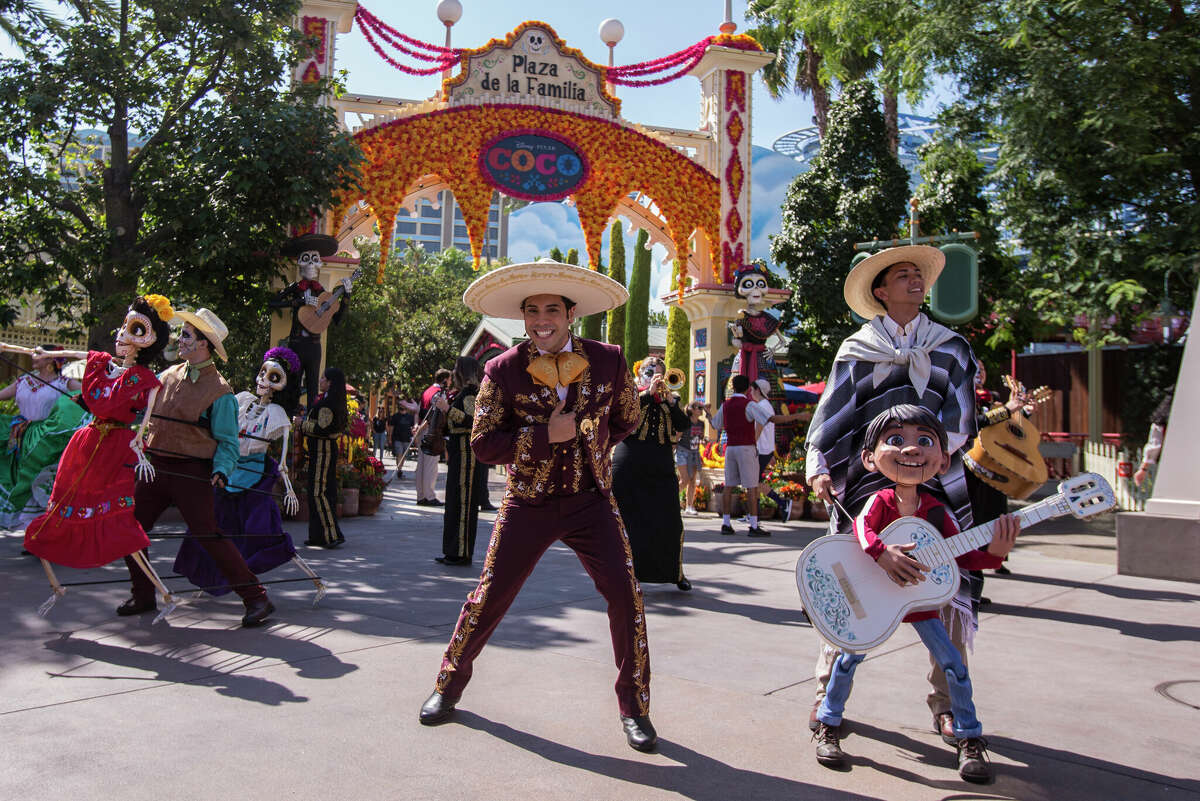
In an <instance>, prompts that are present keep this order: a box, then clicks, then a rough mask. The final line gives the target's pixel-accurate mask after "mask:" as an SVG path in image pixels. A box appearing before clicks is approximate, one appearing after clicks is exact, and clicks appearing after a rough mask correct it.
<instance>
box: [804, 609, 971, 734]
mask: <svg viewBox="0 0 1200 801" xmlns="http://www.w3.org/2000/svg"><path fill="white" fill-rule="evenodd" d="M912 626H913V628H914V629H916V630H917V635H918V636H919V637H920V638H921V642H923V643H925V647H926V648H928V649H929V653H930V654H932V655H933V658H934V659H936V660H937V663H938V664H939V665H940V666H941V668H942V670H944V671H945V672H946V681H947V683H948V684H949V685H950V711H951V712H953V713H954V736H955V737H957V738H958V739H960V740H962V739H965V738H968V737H978V736H980V735H981V734H983V726H982V725H980V723H979V720H978V718H976V717H975V702H974V701H973V700H971V677H970V676H969V675H967V666H966V665H964V664H963V661H962V657H960V656H959V655H958V649H957V648H955V647H954V643H953V642H951V641H950V635H949V634H947V633H946V627H945V625H944V624H943V623H942V621H941V620H939V619H938V618H936V617H935V618H933V619H931V620H918V621H917V622H915V623H913V624H912ZM865 658H866V654H851V653H847V652H846V651H842V652H841V653H840V654H838V656H837V659H836V660H834V663H833V675H831V676H830V677H829V686H828V687H827V688H826V690H825V700H823V701H821V706H820V708H819V709H818V710H817V720H819V721H821V722H822V723H827V724H828V725H830V726H840V725H841V723H842V713H843V712H844V711H845V709H846V699H848V698H849V697H850V688H851V686H852V685H853V683H854V669H855V668H857V667H858V663H859V662H861V661H863V659H865Z"/></svg>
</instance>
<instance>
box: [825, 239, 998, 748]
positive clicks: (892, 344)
mask: <svg viewBox="0 0 1200 801" xmlns="http://www.w3.org/2000/svg"><path fill="white" fill-rule="evenodd" d="M945 260H946V257H945V255H944V254H943V253H942V252H941V251H940V250H938V249H937V248H933V247H928V246H925V245H913V246H904V247H898V248H891V249H889V250H885V251H882V252H880V253H876V254H874V255H873V256H870V257H868V258H866V259H863V260H862V261H860V262H859V263H858V264H857V265H855V266H854V268H853V269H852V270H851V272H850V274H849V275H848V276H847V277H846V283H845V287H844V290H843V294H844V296H845V298H846V303H847V305H849V306H850V308H851V310H852V311H854V312H855V313H856V314H858V315H859V316H860V317H863V318H864V319H866V320H868V322H867V323H865V324H864V325H863V326H862V328H860V329H859V330H858V331H856V332H855V333H853V334H851V335H850V336H849V337H847V338H846V340H845V341H844V342H843V343H842V345H841V347H840V348H839V349H838V353H837V356H836V357H835V358H834V363H833V369H832V371H831V372H830V374H829V378H828V380H827V381H826V383H825V391H824V392H823V393H821V400H820V401H819V402H818V403H817V408H816V411H815V412H814V413H813V418H812V422H811V423H810V424H809V428H808V454H807V458H806V460H805V473H806V479H807V483H808V484H809V485H810V486H811V485H812V480H813V478H814V477H815V476H817V475H820V474H828V475H829V476H830V478H831V479H832V481H833V489H834V492H835V493H836V495H837V497H838V498H839V499H840V501H841V504H842V506H843V507H844V508H845V509H846V510H847V511H848V512H849V513H850V514H851V515H856V514H858V511H859V509H860V508H862V507H863V505H864V504H865V503H866V501H867V500H868V499H869V498H870V497H871V496H872V494H873V493H875V492H877V491H879V490H881V489H884V488H886V486H887V485H888V483H889V481H888V479H887V477H886V476H884V475H883V474H882V473H878V472H875V473H872V472H868V471H867V469H866V468H865V467H864V466H863V463H862V459H861V458H860V454H861V452H862V443H863V437H864V435H865V433H866V429H867V426H868V425H869V424H870V422H871V420H873V419H874V418H875V417H876V416H877V415H878V414H880V413H881V412H883V411H885V410H887V409H890V408H891V407H893V406H897V405H900V404H904V403H910V404H913V405H916V406H921V407H923V408H925V409H928V410H929V411H931V412H932V413H933V414H934V415H936V416H937V417H938V419H939V420H941V421H942V424H943V425H944V426H945V428H946V433H947V437H948V448H947V449H948V451H949V452H950V467H949V469H948V470H947V471H946V472H945V473H944V474H942V475H940V476H935V477H934V478H933V479H932V480H930V481H929V482H927V483H925V484H923V485H922V491H924V492H927V493H929V494H931V495H933V496H934V497H935V498H937V499H938V500H939V501H941V502H943V503H945V504H946V505H947V506H948V507H949V509H950V511H951V513H952V514H953V516H954V519H955V520H956V521H958V522H959V523H960V524H961V525H963V526H965V527H968V528H969V527H970V526H971V525H972V519H973V518H972V515H971V503H970V498H969V497H968V494H967V482H966V477H965V475H964V469H963V462H962V456H963V451H962V447H963V445H964V444H966V443H967V442H968V441H969V440H971V439H972V438H973V437H974V436H975V387H974V384H975V355H974V353H973V352H972V351H971V346H970V344H969V343H968V342H967V340H966V339H964V338H963V337H962V336H961V335H959V334H957V333H955V332H954V331H951V330H950V329H949V328H946V327H945V326H943V325H940V324H938V323H936V322H934V321H933V320H930V319H929V318H928V317H926V316H925V315H924V314H917V316H916V317H915V318H914V319H912V320H910V321H909V322H908V323H907V324H906V325H904V326H900V325H898V324H897V323H896V321H894V320H893V319H892V318H891V317H889V316H888V314H887V309H886V308H885V307H884V306H883V304H882V303H881V302H880V301H879V300H878V299H877V298H875V297H874V295H873V294H872V292H871V288H870V287H871V284H872V282H873V280H874V278H875V277H876V276H877V275H879V274H880V273H882V272H884V271H885V270H887V269H888V268H889V267H891V266H892V265H893V264H898V263H902V262H910V263H913V264H915V265H916V266H917V267H918V268H919V269H920V270H921V273H922V275H923V276H924V279H925V281H924V283H925V291H926V292H928V291H929V290H930V289H931V288H932V287H933V284H934V282H935V281H936V280H937V277H938V275H940V273H941V271H942V268H943V267H944V266H945ZM850 523H851V521H850V519H848V518H847V517H846V516H845V515H843V514H841V512H840V510H837V509H835V510H834V514H833V516H832V517H831V521H830V527H831V528H834V529H837V530H842V531H845V530H847V529H848V528H849V526H850ZM947 624H948V625H947V628H948V629H949V630H950V632H951V635H952V636H953V637H954V640H955V646H956V647H957V648H958V650H959V654H960V657H961V658H962V661H963V662H964V663H965V662H966V639H965V629H964V628H963V627H956V626H952V625H949V621H947ZM836 654H837V652H836V651H835V650H834V649H832V648H829V647H828V646H825V645H823V646H822V648H821V653H820V654H818V656H817V662H816V667H815V676H816V679H817V688H816V698H815V701H816V702H818V703H819V702H820V701H821V700H822V698H823V697H824V695H825V685H826V683H827V682H828V681H829V676H830V671H831V670H832V666H833V661H834V658H835V656H836ZM929 681H930V685H931V688H932V689H931V691H930V693H929V695H928V697H927V699H926V702H927V704H928V705H929V710H930V712H932V713H933V715H934V717H935V719H937V718H938V717H939V716H940V715H942V714H945V713H947V712H950V711H951V710H950V707H951V703H950V695H949V688H948V687H947V686H946V680H945V673H944V671H942V670H941V669H940V667H939V666H938V665H937V664H936V663H935V662H934V661H933V659H932V657H931V670H930V674H929ZM813 723H814V719H813V718H810V725H813Z"/></svg>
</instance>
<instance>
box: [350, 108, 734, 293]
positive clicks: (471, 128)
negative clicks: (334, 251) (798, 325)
mask: <svg viewBox="0 0 1200 801" xmlns="http://www.w3.org/2000/svg"><path fill="white" fill-rule="evenodd" d="M530 129H535V130H542V131H546V132H548V133H550V134H553V135H556V136H557V137H561V138H562V139H564V140H566V141H568V142H570V143H571V144H572V146H573V147H574V148H575V149H576V151H577V152H579V153H580V155H582V156H583V157H584V159H585V160H586V161H587V162H588V164H589V171H588V173H587V176H586V177H585V178H584V180H583V182H582V183H581V184H580V185H579V186H578V187H576V188H575V190H574V191H573V192H572V193H571V194H572V196H573V197H574V199H575V206H576V208H577V209H578V211H579V221H580V224H581V226H582V228H583V233H584V238H585V241H586V243H587V253H588V261H589V262H590V263H591V264H592V265H593V269H594V265H596V264H599V262H600V255H601V249H600V241H601V237H602V236H603V234H604V229H605V227H606V226H607V224H608V221H609V218H610V217H611V215H612V213H613V212H614V211H615V209H616V207H617V204H618V203H619V202H620V201H621V199H622V198H624V197H626V196H627V195H629V194H630V193H631V192H635V191H641V192H644V193H645V194H647V195H649V196H650V197H651V198H652V199H653V200H654V202H655V204H657V205H658V208H659V209H660V210H661V211H662V213H663V216H664V217H666V219H667V223H668V226H669V228H670V236H671V239H672V241H673V242H674V244H675V250H676V257H677V258H678V259H680V260H681V261H685V262H686V260H687V256H688V255H689V253H690V246H689V242H690V240H691V239H692V238H693V236H694V235H697V234H698V232H703V235H704V239H705V240H706V241H705V242H704V243H701V245H702V246H703V244H707V246H708V251H709V253H710V254H716V253H719V252H720V227H719V225H720V211H721V188H720V182H719V181H718V180H717V177H716V176H714V175H713V174H712V173H710V172H708V171H707V170H705V169H704V168H703V167H701V166H700V165H699V164H696V163H695V162H693V161H692V160H691V159H689V158H688V157H687V156H685V155H683V154H682V153H680V152H678V151H676V150H675V149H673V148H671V147H669V146H668V145H665V144H663V143H662V142H659V141H658V140H656V139H653V138H651V137H649V136H647V135H645V134H643V133H639V132H638V131H636V130H634V129H632V128H629V127H627V126H625V125H621V124H619V123H613V122H608V121H605V120H602V119H598V118H596V117H589V116H585V115H582V114H575V113H571V112H566V111H558V110H555V109H549V108H542V107H536V106H516V105H512V106H506V105H487V106H465V107H462V106H460V107H455V108H446V109H440V110H437V111H432V112H429V113H425V114H418V115H414V116H412V117H405V118H401V119H398V120H393V121H392V122H389V123H386V124H383V125H380V126H378V127H374V128H369V129H366V130H364V131H360V132H359V133H357V134H355V137H354V138H355V140H356V141H357V142H358V145H359V147H360V148H362V152H363V154H364V156H365V161H364V163H363V165H362V168H361V172H360V175H359V190H358V191H356V192H354V193H352V194H348V195H345V196H343V197H342V198H341V202H340V204H339V205H340V208H338V209H337V211H336V216H335V219H340V218H341V216H342V215H343V214H344V213H345V212H346V210H347V209H348V208H349V207H350V206H351V205H353V204H354V203H356V202H357V201H358V200H359V199H362V200H365V201H366V202H367V203H368V204H369V205H370V207H371V210H372V211H373V212H374V214H375V216H376V218H377V219H378V220H379V232H380V251H381V252H380V268H379V270H380V272H379V280H382V276H383V264H385V263H386V261H387V256H388V251H389V249H390V247H391V242H392V238H393V236H394V230H395V225H396V214H397V212H398V211H399V209H400V207H401V205H403V202H404V199H405V197H406V196H407V195H408V194H409V193H410V192H412V191H416V189H417V186H416V184H417V182H418V180H419V179H421V178H422V177H423V176H428V175H429V174H431V173H432V174H436V175H437V176H438V177H439V178H440V179H441V180H443V181H445V182H446V183H447V184H448V185H449V186H450V188H451V189H452V190H453V192H454V195H455V198H456V200H457V201H458V204H459V206H460V207H461V208H462V212H463V218H464V221H465V222H466V226H467V235H468V237H469V238H470V240H471V255H472V256H473V258H474V261H475V267H476V268H478V267H479V261H480V256H481V254H482V252H483V241H484V234H485V232H486V231H487V222H488V208H489V206H490V205H491V199H492V191H493V187H492V185H491V184H490V183H488V182H487V181H486V180H485V179H484V177H483V176H482V175H481V173H480V170H479V167H478V161H479V154H480V151H481V150H482V149H483V147H484V146H485V145H486V144H487V143H489V142H491V141H492V140H494V139H496V138H497V137H499V136H503V135H505V134H506V133H509V132H515V131H522V130H524V131H528V130H530ZM697 241H698V242H699V237H698V236H697ZM714 278H716V279H717V280H719V276H717V275H716V270H715V268H714Z"/></svg>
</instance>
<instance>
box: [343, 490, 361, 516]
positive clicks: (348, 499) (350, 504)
mask: <svg viewBox="0 0 1200 801" xmlns="http://www.w3.org/2000/svg"><path fill="white" fill-rule="evenodd" d="M357 514H358V487H346V488H345V489H344V490H342V512H341V516H342V517H354V516H356V515H357Z"/></svg>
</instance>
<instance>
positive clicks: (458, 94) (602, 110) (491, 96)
mask: <svg viewBox="0 0 1200 801" xmlns="http://www.w3.org/2000/svg"><path fill="white" fill-rule="evenodd" d="M462 58H463V68H462V70H461V71H460V72H459V74H458V75H456V76H454V77H453V78H450V79H448V80H446V81H445V82H444V91H445V95H446V100H447V102H449V104H450V105H451V106H478V105H484V104H496V103H501V104H506V105H509V104H514V105H523V106H545V107H549V108H554V109H561V110H562V111H572V112H575V113H577V114H587V115H590V116H593V117H602V118H604V119H607V120H617V119H619V118H620V115H621V101H620V100H618V99H617V98H615V97H613V96H612V95H611V94H609V93H608V91H607V90H606V89H605V86H604V67H602V66H600V65H599V64H593V63H592V62H591V61H588V60H587V58H585V57H584V55H583V53H581V52H579V51H578V50H576V49H575V48H573V47H567V45H566V43H564V42H563V40H562V39H559V38H558V35H557V34H555V33H554V30H553V29H552V28H551V27H550V26H549V25H547V24H546V23H544V22H533V21H531V22H523V23H521V24H520V25H519V26H517V29H516V30H514V31H513V32H512V33H510V34H509V35H508V36H507V37H505V38H504V39H503V40H501V39H493V40H492V41H490V42H488V43H487V44H486V45H484V46H483V47H480V48H477V49H474V50H463V51H462Z"/></svg>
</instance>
